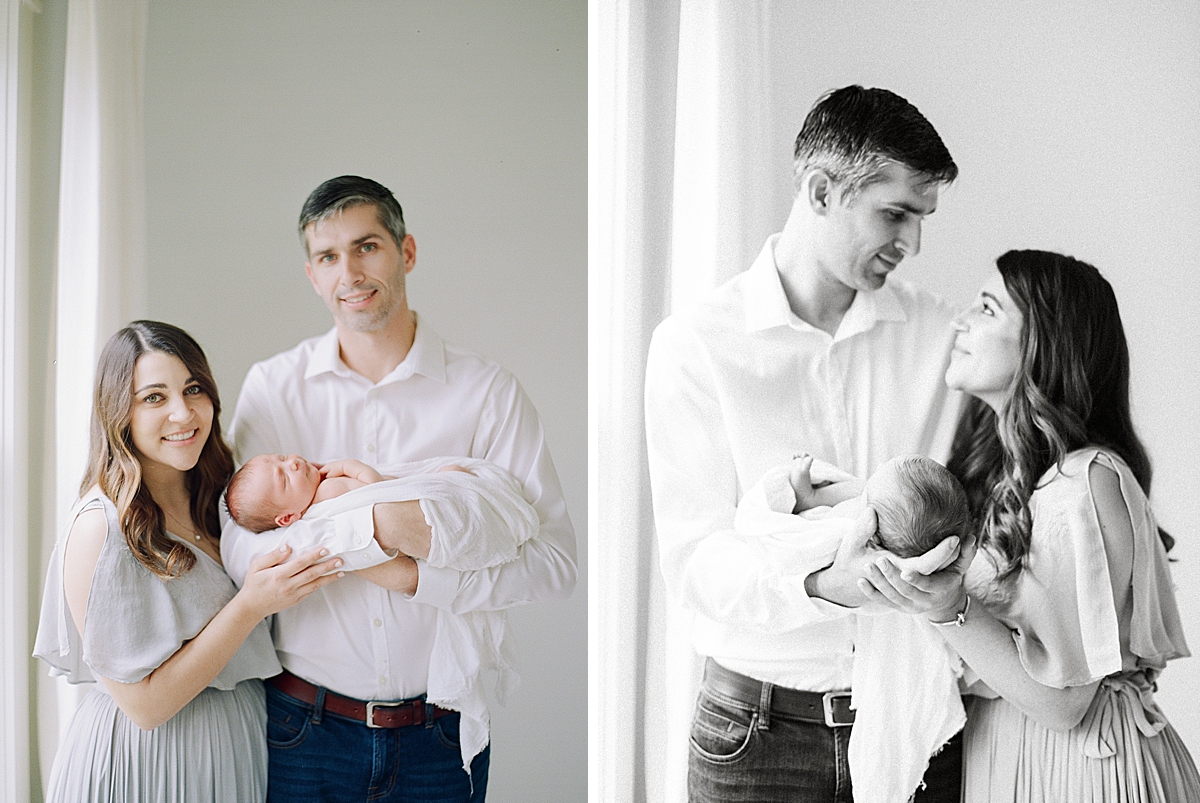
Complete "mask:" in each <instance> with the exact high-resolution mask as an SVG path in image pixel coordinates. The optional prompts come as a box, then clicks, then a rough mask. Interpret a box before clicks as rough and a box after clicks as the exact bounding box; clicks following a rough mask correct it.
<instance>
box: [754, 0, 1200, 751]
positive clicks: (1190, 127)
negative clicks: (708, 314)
mask: <svg viewBox="0 0 1200 803" xmlns="http://www.w3.org/2000/svg"><path fill="white" fill-rule="evenodd" d="M769 5H770V15H769V24H768V30H769V34H768V36H769V40H770V43H771V44H770V52H771V65H770V76H771V80H772V84H773V85H772V88H771V97H772V104H771V105H772V108H773V110H774V113H775V120H774V122H773V125H772V130H773V136H774V141H776V142H778V143H779V155H778V159H777V165H776V170H775V176H777V177H778V179H777V181H776V183H775V185H774V186H773V187H770V188H764V190H765V191H767V192H773V193H774V195H775V197H776V199H777V203H776V208H777V209H778V210H779V212H778V219H777V220H770V221H764V222H763V234H764V236H765V234H766V233H767V232H769V231H773V230H777V228H778V227H779V226H780V225H782V221H783V220H784V218H785V217H786V214H787V209H788V206H789V204H790V200H791V185H790V178H789V177H790V159H791V153H790V150H791V149H790V143H791V142H792V141H793V140H794V139H795V136H796V133H797V131H798V130H799V128H800V124H801V123H802V121H803V119H804V115H805V113H806V112H807V111H808V108H809V107H810V106H811V104H812V103H813V101H815V100H816V98H817V97H818V96H819V95H821V94H822V93H823V92H825V91H827V90H829V89H832V88H835V87H839V86H844V85H846V84H852V83H858V84H863V85H865V86H882V87H886V88H888V89H891V90H893V91H895V92H898V93H899V94H901V95H903V96H904V97H906V98H908V99H909V100H910V101H911V102H913V103H914V104H915V105H916V106H917V107H918V108H919V109H920V110H921V111H922V112H923V113H924V114H925V115H926V116H927V117H928V118H929V119H930V120H931V121H932V122H933V124H934V125H935V126H936V127H937V129H938V131H939V132H940V133H941V135H942V138H943V139H944V140H945V142H946V145H947V147H948V148H949V149H950V152H951V154H953V156H954V159H955V161H956V162H957V163H958V166H959V169H960V171H961V172H960V176H959V179H958V181H957V182H955V184H954V186H952V187H951V188H950V189H949V190H947V191H944V192H943V193H942V196H941V200H940V203H939V206H938V211H937V214H936V215H934V216H933V217H932V218H930V219H929V220H928V221H927V222H926V225H925V231H924V240H923V252H922V254H921V255H920V256H919V257H917V258H916V259H914V260H912V261H911V263H910V262H907V261H906V263H905V264H904V265H903V266H901V268H900V271H901V273H900V275H901V276H903V277H905V278H907V279H910V280H913V281H916V282H918V283H920V284H922V285H924V286H925V287H928V288H931V289H934V290H936V291H938V292H940V293H941V294H942V295H944V296H945V297H947V298H950V299H955V300H958V301H962V302H964V303H965V302H967V301H969V300H970V299H971V298H972V297H973V296H974V295H975V294H976V293H977V292H978V289H979V287H980V285H982V283H983V282H984V280H985V279H986V278H987V276H988V274H989V272H990V271H991V270H993V269H994V264H995V259H996V257H998V256H999V255H1000V254H1001V253H1003V252H1004V251H1006V250H1008V249H1010V248H1041V249H1047V250H1054V251H1061V252H1065V253H1068V254H1072V255H1074V256H1076V257H1079V258H1080V259H1084V260H1086V261H1089V262H1091V263H1093V264H1094V265H1096V266H1097V267H1098V268H1099V269H1100V270H1101V272H1102V273H1104V275H1105V276H1106V277H1107V278H1108V279H1109V281H1110V282H1111V283H1112V285H1113V288H1114V290H1115V291H1116V294H1117V299H1118V301H1119V302H1120V305H1121V312H1122V318H1123V321H1124V325H1125V331H1126V336H1127V338H1128V340H1129V346H1130V352H1131V359H1132V373H1133V378H1132V399H1133V407H1134V417H1135V423H1136V424H1137V425H1138V427H1139V431H1140V434H1141V436H1142V439H1143V440H1144V441H1145V443H1146V446H1147V448H1148V449H1149V452H1150V456H1151V458H1152V459H1153V460H1154V468H1155V478H1154V492H1153V494H1152V501H1153V504H1154V509H1155V512H1156V515H1157V517H1158V520H1159V522H1160V523H1161V524H1162V525H1163V526H1164V527H1166V529H1167V530H1169V531H1171V532H1172V533H1173V534H1174V535H1175V536H1176V539H1177V541H1178V546H1177V547H1176V548H1175V550H1174V552H1173V553H1172V554H1173V557H1174V558H1176V562H1175V563H1174V564H1173V565H1172V567H1171V568H1172V573H1173V576H1174V579H1175V583H1176V586H1177V596H1178V599H1179V602H1180V607H1181V610H1182V615H1183V624H1184V630H1185V632H1186V634H1187V636H1188V639H1189V642H1190V644H1191V646H1192V649H1193V650H1198V649H1200V527H1198V526H1197V525H1198V524H1200V498H1198V497H1197V495H1196V488H1198V487H1200V464H1198V463H1197V460H1196V457H1195V453H1196V447H1197V444H1200V417H1198V416H1197V415H1196V397H1197V391H1198V390H1200V361H1197V359H1196V354H1197V352H1198V351H1200V333H1198V332H1197V329H1196V326H1195V324H1196V321H1197V309H1200V283H1198V282H1197V278H1196V270H1195V264H1194V263H1195V255H1196V254H1197V252H1198V251H1200V148H1197V138H1198V137H1200V104H1198V103H1197V98H1198V97H1200V5H1197V4H1196V3H1194V2H1191V0H1171V1H1170V2H1162V3H1154V4H1127V3H1074V2H1061V3H1040V2H1031V1H1030V0H1019V2H1013V3H960V2H955V1H954V0H926V1H925V2H905V3H897V2H894V0H861V1H860V2H855V3H805V4H795V3H791V2H775V3H770V4H769ZM1198 684H1200V661H1198V660H1197V659H1195V658H1188V659H1183V660H1180V661H1176V662H1174V663H1172V664H1171V665H1170V666H1168V668H1167V670H1166V672H1165V673H1164V674H1163V676H1162V678H1161V679H1160V680H1159V688H1160V693H1159V695H1158V699H1159V701H1160V703H1161V704H1162V706H1163V708H1164V710H1165V711H1166V714H1167V716H1168V718H1169V719H1170V720H1171V722H1172V723H1173V724H1174V725H1175V727H1176V728H1177V729H1178V731H1179V732H1180V735H1181V736H1182V737H1183V739H1184V741H1185V742H1186V743H1187V744H1188V745H1190V746H1191V749H1192V750H1193V752H1194V751H1197V750H1200V696H1198V695H1197V694H1196V693H1195V689H1196V687H1197V685H1198Z"/></svg>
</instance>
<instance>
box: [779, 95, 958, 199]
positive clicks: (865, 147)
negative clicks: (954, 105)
mask: <svg viewBox="0 0 1200 803" xmlns="http://www.w3.org/2000/svg"><path fill="white" fill-rule="evenodd" d="M887 162H899V163H900V164H903V165H905V166H906V167H908V168H910V169H912V170H914V171H916V172H918V173H921V174H923V175H925V176H927V177H928V178H929V180H930V181H931V182H937V183H939V184H943V183H945V184H948V183H949V182H951V181H954V179H955V178H956V177H957V176H958V166H957V165H955V164H954V160H953V159H952V158H951V157H950V151H948V150H946V146H945V145H944V144H943V143H942V138H941V137H940V136H938V132H937V131H935V130H934V128H933V125H932V124H931V123H930V122H929V121H928V120H926V119H925V117H924V116H923V115H922V114H921V113H920V112H919V111H917V107H916V106H914V105H912V104H911V103H909V102H908V101H907V100H905V99H904V98H902V97H900V96H899V95H897V94H896V93H895V92H889V91H888V90H886V89H864V88H863V87H861V86H857V85H855V86H847V87H843V88H841V89H835V90H833V91H831V92H828V93H826V94H825V95H824V96H823V97H822V98H821V99H820V100H818V101H817V102H816V104H815V105H814V106H813V107H812V110H811V111H809V113H808V116H807V117H805V118H804V125H803V126H802V127H801V128H800V134H799V135H798V136H797V137H796V150H795V153H794V161H793V171H794V172H793V179H794V182H795V186H796V189H797V190H798V189H799V187H800V181H801V179H802V178H803V177H804V176H805V175H806V174H807V173H808V171H809V170H813V169H819V170H824V171H825V172H826V173H828V174H829V177H830V178H831V179H833V182H834V184H835V185H837V186H838V188H839V189H840V190H841V197H842V199H843V200H844V201H845V200H850V199H851V198H853V197H854V196H855V195H857V194H858V193H859V192H860V191H861V190H862V189H863V187H865V186H866V185H868V184H870V183H871V182H872V181H873V180H874V179H876V178H877V177H878V176H879V175H880V172H881V170H882V169H883V166H884V164H885V163H887Z"/></svg>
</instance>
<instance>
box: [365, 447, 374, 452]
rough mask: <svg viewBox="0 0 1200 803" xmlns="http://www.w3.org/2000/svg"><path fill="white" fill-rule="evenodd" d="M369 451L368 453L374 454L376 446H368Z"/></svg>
mask: <svg viewBox="0 0 1200 803" xmlns="http://www.w3.org/2000/svg"><path fill="white" fill-rule="evenodd" d="M367 451H368V452H373V451H375V447H374V446H368V447H367Z"/></svg>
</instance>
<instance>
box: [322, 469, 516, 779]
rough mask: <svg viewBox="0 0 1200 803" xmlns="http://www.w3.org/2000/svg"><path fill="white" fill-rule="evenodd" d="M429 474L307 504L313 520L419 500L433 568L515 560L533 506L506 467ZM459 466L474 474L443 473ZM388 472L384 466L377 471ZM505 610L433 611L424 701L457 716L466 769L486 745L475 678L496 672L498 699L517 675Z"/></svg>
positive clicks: (511, 686) (482, 707) (464, 568)
mask: <svg viewBox="0 0 1200 803" xmlns="http://www.w3.org/2000/svg"><path fill="white" fill-rule="evenodd" d="M423 463H424V464H425V466H426V468H425V469H424V470H425V471H427V472H429V473H422V474H414V475H410V476H405V477H401V478H399V479H395V480H384V481H382V482H376V483H372V484H370V485H364V486H363V487H362V488H356V489H354V490H353V491H347V492H346V493H344V494H342V495H341V496H336V497H334V498H332V499H326V500H325V501H324V502H319V503H317V504H315V505H313V506H312V507H310V508H309V509H308V510H307V511H306V512H305V514H304V518H305V519H308V520H311V519H314V518H322V517H329V516H334V515H337V514H340V513H346V512H349V511H350V510H354V509H356V508H359V507H362V506H364V505H374V504H376V503H378V502H407V501H411V500H414V499H419V500H420V504H421V511H422V512H423V513H424V514H425V521H426V523H427V524H428V525H429V526H430V529H431V530H432V534H431V536H430V548H429V557H428V558H427V560H426V562H427V563H428V564H429V565H431V566H438V567H447V568H451V569H457V570H459V571H470V570H474V569H486V568H488V567H490V566H498V565H500V564H501V563H507V562H508V561H511V560H514V559H515V558H516V557H517V554H518V552H517V550H518V548H519V547H520V545H521V544H523V543H525V542H526V541H528V540H529V539H530V538H533V537H534V536H535V535H537V532H538V526H539V520H538V515H537V511H536V510H534V509H533V506H532V505H530V504H529V502H528V501H526V499H525V497H524V496H523V495H522V491H521V484H520V483H519V482H517V480H516V478H515V477H513V475H512V474H510V473H509V472H508V471H506V470H504V469H502V468H500V467H499V466H498V465H496V464H495V463H492V462H489V461H487V460H475V459H471V458H465V457H456V458H452V457H447V458H437V459H432V460H427V461H423ZM451 464H455V465H459V466H462V467H463V468H466V469H469V470H470V471H471V472H472V473H471V474H467V473H465V472H461V471H441V472H439V471H438V470H437V469H438V468H441V467H442V466H446V465H451ZM380 470H381V471H382V472H383V473H385V474H386V473H388V471H387V468H386V467H382V468H381V469H380ZM506 625H507V617H506V615H505V612H504V611H468V612H466V613H459V614H455V613H450V612H449V611H446V610H443V609H441V608H438V611H437V633H436V635H435V636H434V641H433V651H432V653H431V654H430V657H429V683H428V688H427V690H426V697H427V699H428V700H429V702H431V703H434V704H436V705H440V706H441V707H443V708H450V709H453V710H455V711H459V712H461V714H462V721H461V724H460V725H459V744H460V747H461V752H462V756H463V768H464V769H466V770H467V771H468V772H470V769H469V768H470V765H471V759H472V758H474V757H475V756H476V755H477V754H478V753H479V752H480V751H481V750H483V748H484V747H486V746H487V743H488V723H489V718H488V711H487V703H486V702H485V701H484V698H483V690H482V688H481V686H480V678H481V675H482V673H483V670H485V669H494V670H495V671H496V672H497V673H498V677H497V681H496V697H497V699H498V700H499V701H500V702H504V698H505V697H506V696H507V694H508V693H509V692H510V691H512V690H513V689H514V688H515V687H516V685H517V683H519V682H520V676H519V675H518V674H517V672H516V660H515V656H514V655H513V651H512V645H511V644H510V643H509V642H508V640H507V639H506V638H505V630H506Z"/></svg>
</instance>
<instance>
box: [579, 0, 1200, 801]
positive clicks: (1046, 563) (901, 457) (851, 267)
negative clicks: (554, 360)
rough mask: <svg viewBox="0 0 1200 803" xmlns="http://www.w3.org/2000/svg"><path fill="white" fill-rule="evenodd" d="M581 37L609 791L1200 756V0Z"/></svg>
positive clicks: (830, 795)
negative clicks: (1199, 315)
mask: <svg viewBox="0 0 1200 803" xmlns="http://www.w3.org/2000/svg"><path fill="white" fill-rule="evenodd" d="M589 46H590V48H591V63H590V66H589V79H590V82H591V94H590V98H589V100H590V104H591V111H590V115H589V124H590V128H591V130H590V132H589V136H590V141H589V160H590V170H591V173H590V175H589V187H588V189H589V194H590V196H591V198H590V203H589V215H590V220H589V232H588V233H589V247H590V254H589V272H590V276H589V295H588V303H589V307H590V317H589V326H590V328H591V335H590V338H589V343H590V353H589V365H588V370H589V377H590V379H589V395H590V401H589V414H590V417H591V427H592V428H591V431H590V435H591V448H590V459H591V467H590V471H589V482H590V487H591V488H592V489H593V491H592V494H591V498H590V499H589V502H590V511H591V512H590V515H591V520H590V526H589V538H590V541H591V543H592V544H593V545H594V546H595V547H596V553H595V559H594V560H593V561H592V563H591V571H592V578H591V588H592V594H593V600H592V607H591V611H590V615H589V625H590V627H591V630H592V633H591V649H590V660H591V665H592V676H591V682H590V684H589V692H590V709H589V712H590V721H591V728H592V735H591V739H590V741H589V745H590V751H591V754H590V764H589V772H590V777H591V786H590V792H591V799H593V800H603V801H669V802H670V803H679V802H680V801H684V800H690V801H782V800H789V801H849V800H851V799H853V800H855V801H905V800H909V799H914V800H916V801H933V800H950V801H958V800H963V801H972V803H974V801H1006V802H1007V801H1084V800H1087V801H1107V800H1141V801H1151V800H1154V801H1160V800H1193V799H1197V798H1198V797H1200V778H1198V776H1197V773H1196V769H1195V764H1194V761H1193V758H1192V756H1193V755H1194V751H1195V750H1197V749H1200V709H1198V708H1197V703H1196V695H1195V694H1193V693H1192V692H1191V690H1192V688H1193V687H1194V685H1195V683H1196V681H1197V680H1198V679H1200V669H1197V667H1196V663H1195V659H1192V658H1190V657H1189V656H1190V650H1194V649H1195V645H1196V643H1197V639H1198V638H1200V629H1198V625H1197V622H1198V621H1200V580H1198V579H1197V578H1198V577H1200V572H1198V566H1200V564H1198V561H1200V551H1198V550H1197V547H1196V540H1195V527H1194V522H1195V521H1196V520H1197V513H1198V512H1200V511H1198V509H1197V506H1196V502H1195V494H1194V493H1193V489H1194V488H1195V487H1196V485H1197V480H1200V476H1198V474H1197V468H1196V466H1195V461H1194V459H1193V458H1192V452H1193V451H1194V448H1195V444H1196V443H1197V438H1196V434H1197V433H1196V426H1197V425H1196V415H1195V409H1194V399H1195V395H1196V391H1197V389H1198V388H1200V383H1198V382H1197V369H1196V368H1195V361H1194V360H1193V359H1192V358H1191V353H1192V352H1193V351H1195V348H1196V345H1197V344H1196V337H1195V334H1194V329H1195V327H1194V326H1193V325H1192V324H1193V323H1194V322H1195V321H1196V315H1195V307H1196V302H1197V300H1200V294H1198V292H1197V290H1196V287H1195V282H1194V280H1193V277H1192V271H1191V268H1190V262H1191V258H1190V255H1191V254H1192V253H1193V252H1194V251H1195V249H1196V246H1197V239H1198V235H1200V212H1198V209H1197V205H1196V201H1195V199H1196V197H1197V192H1196V191H1197V189H1198V188H1200V154H1198V150H1197V147H1196V140H1197V135H1198V134H1200V111H1198V110H1200V106H1197V104H1196V102H1195V100H1196V97H1197V93H1198V92H1200V12H1198V11H1197V9H1196V8H1195V7H1194V6H1193V5H1192V4H1188V3H1183V2H1173V3H1172V2H1168V3H1156V4H1153V5H1151V6H1145V5H1139V6H1136V7H1135V6H1132V5H1128V4H1116V3H1095V4H1082V3H1066V2H1063V3H1058V2H1055V3H1026V2H1020V3H1004V4H1001V3H972V4H962V3H950V2H937V1H934V0H931V1H926V2H898V3H897V2H848V3H791V2H770V1H769V0H763V1H762V2H722V1H721V0H709V1H708V2H688V1H687V0H682V1H681V2H667V3H639V2H597V3H596V4H594V5H593V16H592V19H591V29H590V31H589ZM601 545H602V546H601Z"/></svg>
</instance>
